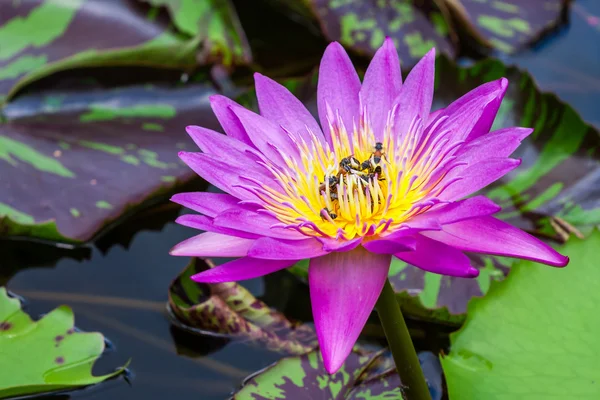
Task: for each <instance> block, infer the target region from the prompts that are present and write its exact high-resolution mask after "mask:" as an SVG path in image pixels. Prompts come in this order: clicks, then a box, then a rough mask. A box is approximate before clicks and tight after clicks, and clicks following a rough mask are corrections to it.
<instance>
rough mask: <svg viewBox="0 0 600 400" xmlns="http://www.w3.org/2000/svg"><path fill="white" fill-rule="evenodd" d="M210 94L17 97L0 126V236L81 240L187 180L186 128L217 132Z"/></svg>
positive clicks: (144, 91)
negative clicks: (183, 157)
mask: <svg viewBox="0 0 600 400" xmlns="http://www.w3.org/2000/svg"><path fill="white" fill-rule="evenodd" d="M213 93H215V91H214V88H213V87H212V85H208V84H193V85H184V86H177V87H171V86H153V85H144V86H139V87H136V86H131V87H126V88H117V89H112V90H81V91H68V92H52V94H51V95H50V94H47V93H40V94H36V95H32V96H29V95H27V96H21V97H19V98H18V99H17V100H15V101H13V102H11V103H9V104H8V105H7V106H6V107H5V109H4V114H5V115H6V121H5V122H0V187H2V190H1V191H0V236H25V237H29V238H42V239H48V240H59V241H69V242H83V241H88V240H90V239H91V238H92V237H94V236H95V234H96V233H98V232H99V231H100V230H101V229H102V228H103V227H104V226H105V225H106V224H107V223H108V222H109V221H113V220H115V219H117V218H118V217H120V216H122V215H123V214H124V213H125V212H126V211H129V210H131V209H132V208H133V207H134V206H136V205H139V204H140V203H142V202H143V201H144V200H147V199H148V198H150V197H152V196H153V195H157V194H160V193H164V192H166V191H168V190H171V188H173V186H174V185H176V184H180V183H182V182H185V181H188V180H190V179H192V178H193V177H194V176H195V174H194V173H193V172H192V171H191V170H190V169H189V168H187V167H186V166H185V165H183V163H181V162H180V161H179V159H178V157H177V153H178V151H180V150H182V149H186V148H189V149H191V148H194V145H193V143H192V141H191V140H189V139H188V137H187V135H185V132H184V131H183V128H184V127H185V126H186V125H189V124H198V125H203V126H208V127H212V128H215V129H218V124H217V122H216V119H215V118H214V116H213V113H212V111H211V109H210V106H209V104H208V96H209V95H211V94H213Z"/></svg>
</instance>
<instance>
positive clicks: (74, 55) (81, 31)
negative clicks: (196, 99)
mask: <svg viewBox="0 0 600 400" xmlns="http://www.w3.org/2000/svg"><path fill="white" fill-rule="evenodd" d="M107 16H112V17H110V18H107ZM168 26H169V20H168V18H165V17H164V16H160V15H157V13H156V12H155V13H153V14H149V13H148V12H147V8H146V9H145V8H144V7H140V6H136V4H135V3H133V2H131V1H127V0H109V1H104V0H74V1H66V2H64V1H63V2H60V1H58V2H57V1H43V0H32V1H2V2H0V42H2V47H1V48H0V99H1V98H2V97H4V96H7V95H9V97H10V96H11V95H12V94H13V93H15V92H16V90H18V89H19V88H20V87H21V86H22V85H23V84H25V83H28V82H30V81H32V80H35V79H38V78H40V77H42V76H47V75H49V74H51V73H53V72H56V71H58V70H63V69H67V68H73V67H81V66H106V65H145V66H157V67H173V68H191V67H193V66H194V65H195V64H196V60H195V59H194V56H195V53H196V48H197V43H196V44H193V43H192V42H191V41H189V40H187V39H185V38H181V37H179V36H177V35H176V34H175V33H174V32H172V31H170V30H169V27H168ZM17 82H19V83H18V84H17ZM15 84H17V86H15ZM9 92H10V94H9Z"/></svg>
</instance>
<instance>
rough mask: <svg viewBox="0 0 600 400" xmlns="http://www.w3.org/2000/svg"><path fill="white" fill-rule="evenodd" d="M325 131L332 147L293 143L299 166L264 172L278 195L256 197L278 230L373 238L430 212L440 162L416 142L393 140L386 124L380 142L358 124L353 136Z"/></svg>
mask: <svg viewBox="0 0 600 400" xmlns="http://www.w3.org/2000/svg"><path fill="white" fill-rule="evenodd" d="M364 114H365V113H363V115H364ZM388 120H389V118H388ZM417 124H420V121H415V122H414V123H413V128H414V129H411V131H416V128H415V127H416V125H417ZM329 128H330V132H331V143H332V144H331V146H330V145H328V144H327V145H325V146H323V145H322V143H321V141H319V140H318V139H317V138H316V137H315V136H314V135H312V136H313V140H312V141H311V143H305V142H303V141H296V143H297V146H298V150H299V154H300V158H299V161H300V162H297V161H298V160H296V158H295V157H294V158H292V157H289V156H286V155H282V157H283V158H284V159H285V162H286V164H287V165H286V168H279V167H278V166H277V165H274V164H272V163H268V165H267V167H268V168H269V169H270V170H271V172H272V173H273V175H274V176H275V177H276V180H277V182H278V183H279V185H280V188H278V189H279V190H277V189H276V188H269V187H266V186H264V187H263V192H262V195H261V197H262V198H263V200H264V201H265V206H264V208H265V209H266V210H267V212H269V213H270V214H272V215H273V216H275V217H276V218H277V219H278V220H279V221H281V223H282V224H281V226H285V227H288V228H293V229H297V230H299V231H301V232H303V233H304V234H306V235H310V236H323V237H332V238H337V239H346V240H349V239H353V238H355V237H357V236H373V235H379V234H381V233H383V232H385V231H387V230H388V229H390V228H394V227H397V226H398V225H400V224H402V223H403V222H404V221H406V220H407V219H409V218H411V217H413V216H415V215H417V214H420V213H421V212H423V211H424V210H426V209H428V208H430V207H431V206H432V205H433V204H434V202H433V201H432V199H434V197H435V195H436V192H437V193H439V187H438V186H439V185H438V183H439V182H440V181H441V180H442V179H443V178H444V175H443V174H436V171H439V170H440V168H439V167H440V164H442V161H443V158H444V157H443V154H435V152H432V151H430V150H428V147H427V143H425V141H423V143H417V141H418V140H417V139H418V138H417V135H415V134H411V132H408V133H407V134H405V135H403V136H400V137H399V138H398V140H395V139H394V137H393V136H392V134H391V133H392V126H391V124H390V123H388V124H387V126H386V128H385V134H384V139H383V141H382V142H378V141H376V139H375V136H374V134H373V132H372V130H371V129H370V128H369V124H368V121H367V120H366V118H365V117H364V116H363V117H362V118H361V121H360V124H359V126H358V127H354V130H353V133H352V135H348V133H347V132H346V130H345V128H344V126H343V123H341V121H340V120H339V118H338V121H336V123H334V124H331V125H330V127H329ZM397 142H398V143H397ZM441 153H443V152H441Z"/></svg>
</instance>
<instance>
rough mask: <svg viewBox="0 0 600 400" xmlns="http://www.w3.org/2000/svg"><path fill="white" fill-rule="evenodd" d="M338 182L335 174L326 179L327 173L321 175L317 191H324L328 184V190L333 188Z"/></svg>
mask: <svg viewBox="0 0 600 400" xmlns="http://www.w3.org/2000/svg"><path fill="white" fill-rule="evenodd" d="M339 182H340V180H339V179H338V177H337V176H330V177H329V179H327V175H325V176H324V177H323V182H321V184H320V185H319V192H324V191H325V189H326V188H327V186H329V190H335V189H336V185H337V184H338V183H339Z"/></svg>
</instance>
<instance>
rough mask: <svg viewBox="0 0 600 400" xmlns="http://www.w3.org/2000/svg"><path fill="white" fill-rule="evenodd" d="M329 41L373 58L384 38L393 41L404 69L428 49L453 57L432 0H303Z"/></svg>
mask: <svg viewBox="0 0 600 400" xmlns="http://www.w3.org/2000/svg"><path fill="white" fill-rule="evenodd" d="M307 3H309V4H310V7H311V9H312V10H314V13H315V16H316V17H317V19H318V21H319V24H320V26H321V29H322V31H323V33H324V34H325V36H326V37H327V38H328V39H329V40H335V41H339V42H340V43H342V44H343V45H344V46H346V47H348V48H350V49H352V50H354V51H356V52H358V53H361V54H365V55H369V56H370V55H373V54H374V53H375V51H376V50H377V49H378V48H379V46H381V44H382V43H383V40H384V39H385V37H386V36H389V37H391V38H392V39H394V42H395V44H396V48H397V49H398V53H399V55H400V59H401V61H402V63H403V66H404V67H409V66H412V65H414V64H415V63H416V62H417V61H418V60H419V59H420V58H421V57H422V56H423V55H424V54H425V53H427V51H429V49H431V48H432V47H436V49H437V51H438V53H445V54H448V55H453V54H454V49H453V47H452V45H451V44H450V41H449V40H448V25H447V24H446V22H445V20H444V18H443V16H442V13H441V11H440V10H439V9H437V7H436V6H435V5H434V4H433V2H432V1H421V2H419V3H418V5H416V4H415V2H413V1H412V0H398V1H378V0H348V1H337V0H307Z"/></svg>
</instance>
